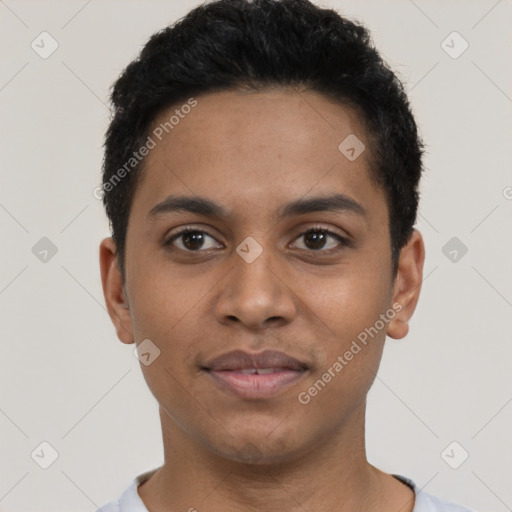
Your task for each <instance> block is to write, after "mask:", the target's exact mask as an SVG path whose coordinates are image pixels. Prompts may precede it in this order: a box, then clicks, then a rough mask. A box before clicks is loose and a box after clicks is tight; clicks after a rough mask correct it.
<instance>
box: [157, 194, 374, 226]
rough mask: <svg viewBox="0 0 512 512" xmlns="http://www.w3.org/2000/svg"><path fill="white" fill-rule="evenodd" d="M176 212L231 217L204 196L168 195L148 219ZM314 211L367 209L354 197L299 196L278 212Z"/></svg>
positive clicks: (283, 214)
mask: <svg viewBox="0 0 512 512" xmlns="http://www.w3.org/2000/svg"><path fill="white" fill-rule="evenodd" d="M174 212H190V213H195V214H198V215H202V216H205V217H212V218H213V217H217V218H228V217H229V216H230V213H229V211H228V210H226V209H225V208H224V207H223V206H221V205H220V204H218V203H215V202H214V201H212V200H210V199H206V198H204V197H193V196H173V195H171V196H168V197H167V198H166V199H164V200H163V201H162V202H160V203H158V204H156V205H155V206H153V208H151V210H149V212H148V218H149V219H150V220H152V219H153V218H155V217H157V216H161V215H164V214H169V213H174ZM314 212H347V213H353V214H356V215H360V216H366V214H367V212H366V210H365V208H363V206H361V205H360V204H359V203H358V202H356V201H355V200H354V199H352V198H350V197H348V196H346V195H344V194H335V195H331V196H319V197H312V198H308V199H297V200H295V201H292V202H291V203H288V204H286V205H284V206H282V207H281V208H280V209H279V210H278V213H277V218H278V220H282V219H284V218H285V217H292V216H294V215H304V214H306V213H314Z"/></svg>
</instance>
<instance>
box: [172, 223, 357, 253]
mask: <svg viewBox="0 0 512 512" xmlns="http://www.w3.org/2000/svg"><path fill="white" fill-rule="evenodd" d="M318 232H322V233H324V234H326V235H328V236H331V237H333V238H335V239H336V240H337V241H338V242H339V243H340V245H341V246H342V247H350V241H349V240H348V239H347V238H345V237H343V236H341V235H339V234H338V233H335V232H334V231H331V230H330V229H327V228H325V227H322V226H313V227H311V228H308V229H307V230H306V231H303V232H302V233H300V234H299V235H298V236H297V237H296V238H295V240H297V239H299V238H301V237H304V236H306V235H309V234H312V233H318ZM187 233H200V234H204V235H207V236H209V237H210V238H213V239H214V240H215V237H214V236H212V235H210V234H209V233H208V232H207V231H204V230H203V229H198V228H194V227H190V226H189V227H187V228H185V229H182V230H181V231H179V232H178V233H175V234H174V235H172V236H171V237H170V238H169V239H168V240H167V241H165V242H164V244H163V245H164V246H166V247H169V246H171V247H172V244H173V242H174V241H175V240H177V239H179V238H180V237H182V236H183V235H186V234H187ZM175 249H178V250H180V251H184V252H188V253H201V252H208V251H210V250H212V249H198V250H196V251H192V250H189V249H181V248H179V247H176V248H175ZM339 249H340V247H338V248H336V247H334V248H330V249H328V250H323V249H316V250H315V249H300V250H301V251H306V252H310V253H323V254H327V255H328V254H331V253H332V252H333V251H336V250H339Z"/></svg>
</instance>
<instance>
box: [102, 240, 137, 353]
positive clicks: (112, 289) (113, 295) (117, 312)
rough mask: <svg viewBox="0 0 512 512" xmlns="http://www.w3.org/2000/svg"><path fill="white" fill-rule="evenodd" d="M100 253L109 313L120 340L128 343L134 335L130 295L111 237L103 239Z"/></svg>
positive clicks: (104, 292) (104, 293) (132, 339)
mask: <svg viewBox="0 0 512 512" xmlns="http://www.w3.org/2000/svg"><path fill="white" fill-rule="evenodd" d="M99 253H100V254H99V256H100V270H101V284H102V286H103V295H104V297H105V304H106V306H107V311H108V314H109V316H110V319H111V320H112V323H113V324H114V327H115V328H116V332H117V337H118V338H119V340H120V341H122V342H123V343H127V344H129V343H133V342H134V336H133V329H132V322H131V316H130V305H129V302H128V295H127V294H126V289H125V287H124V283H123V277H122V275H121V272H120V270H119V266H118V264H117V250H116V245H115V242H114V241H113V240H112V238H111V237H108V238H105V239H103V240H102V241H101V244H100V251H99Z"/></svg>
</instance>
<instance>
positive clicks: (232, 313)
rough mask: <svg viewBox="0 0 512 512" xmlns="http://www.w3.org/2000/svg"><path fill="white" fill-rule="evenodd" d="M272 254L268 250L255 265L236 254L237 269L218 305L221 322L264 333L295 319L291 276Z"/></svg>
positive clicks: (226, 284)
mask: <svg viewBox="0 0 512 512" xmlns="http://www.w3.org/2000/svg"><path fill="white" fill-rule="evenodd" d="M269 252H270V251H268V250H264V251H263V253H262V254H261V255H260V256H259V257H258V258H257V259H256V260H254V261H253V262H251V263H247V262H246V261H244V260H243V259H242V258H241V257H240V256H239V255H238V254H234V255H233V256H234V258H236V259H235V268H234V269H232V271H231V272H229V274H228V276H227V277H226V281H225V282H224V286H223V287H222V289H221V291H220V294H219V296H218V298H217V300H216V302H215V306H214V314H215V317H216V318H217V321H218V322H220V323H221V324H223V325H230V326H235V325H243V326H245V327H247V328H248V329H251V330H261V329H265V328H267V327H271V326H273V327H279V326H284V325H286V324H288V323H290V322H291V321H292V320H293V318H294V316H295V315H296V313H297V297H296V296H295V294H294V292H293V291H292V290H291V289H290V286H291V285H290V276H288V275H287V274H286V271H285V270H283V265H281V266H280V265H278V264H277V263H276V259H273V258H271V256H270V254H269Z"/></svg>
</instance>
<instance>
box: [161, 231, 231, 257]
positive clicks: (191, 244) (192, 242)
mask: <svg viewBox="0 0 512 512" xmlns="http://www.w3.org/2000/svg"><path fill="white" fill-rule="evenodd" d="M208 239H209V240H211V241H213V243H212V242H209V241H208ZM174 242H179V243H177V244H175V243H174ZM164 245H165V246H168V245H173V246H174V247H176V248H178V249H181V250H182V251H188V252H198V251H199V249H202V250H208V249H215V248H221V247H222V246H221V245H220V244H219V243H218V242H217V241H216V240H215V238H213V237H212V236H210V235H209V234H208V233H206V232H205V231H201V230H200V229H194V228H186V229H183V230H182V231H180V232H179V233H176V234H174V235H173V236H171V238H169V240H167V241H166V242H165V243H164Z"/></svg>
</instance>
